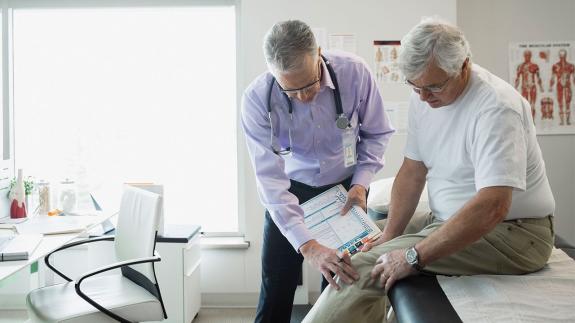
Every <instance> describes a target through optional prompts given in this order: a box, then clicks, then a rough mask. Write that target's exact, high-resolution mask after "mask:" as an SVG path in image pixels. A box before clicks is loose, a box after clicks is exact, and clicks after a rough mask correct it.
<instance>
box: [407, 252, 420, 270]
mask: <svg viewBox="0 0 575 323" xmlns="http://www.w3.org/2000/svg"><path fill="white" fill-rule="evenodd" d="M405 260H406V261H407V263H408V264H410V265H411V267H413V268H415V269H416V270H418V271H419V270H422V269H423V267H422V266H421V265H419V254H417V250H415V246H413V247H411V248H409V249H407V250H406V251H405Z"/></svg>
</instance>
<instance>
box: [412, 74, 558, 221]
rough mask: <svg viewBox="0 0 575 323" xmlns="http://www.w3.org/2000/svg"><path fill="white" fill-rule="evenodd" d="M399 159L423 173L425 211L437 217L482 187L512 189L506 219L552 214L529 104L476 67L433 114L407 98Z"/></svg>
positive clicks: (450, 213)
mask: <svg viewBox="0 0 575 323" xmlns="http://www.w3.org/2000/svg"><path fill="white" fill-rule="evenodd" d="M404 153H405V156H406V157H407V158H409V159H413V160H418V161H422V162H423V163H424V164H425V166H426V167H427V168H428V172H427V185H428V192H429V206H430V208H431V210H432V212H433V213H434V215H435V216H437V217H439V218H440V219H443V220H447V219H449V218H450V217H451V216H453V215H454V214H455V213H457V211H458V210H459V209H460V208H461V207H462V206H463V205H464V204H465V203H466V202H467V201H469V200H470V199H471V198H472V197H473V196H474V195H475V194H476V193H477V192H478V191H479V190H480V189H482V188H484V187H490V186H510V187H513V188H514V190H513V202H512V204H511V209H510V212H509V214H508V215H507V217H506V219H507V220H509V219H516V218H538V217H545V216H547V215H549V214H552V213H553V212H554V210H555V200H554V199H553V194H552V193H551V188H550V187H549V182H548V180H547V175H546V174H545V163H544V161H543V158H542V156H541V149H540V148H539V144H538V143H537V138H536V136H535V127H534V125H533V119H532V116H531V108H530V106H529V103H528V102H527V101H526V100H525V99H524V98H523V97H522V96H521V95H520V94H519V93H518V92H517V91H516V90H515V89H514V88H513V87H512V86H511V85H509V84H508V83H507V82H505V81H503V80H502V79H500V78H498V77H497V76H495V75H493V74H491V73H490V72H488V71H487V70H485V69H483V68H482V67H480V66H479V65H476V64H473V67H472V72H471V77H470V79H469V83H468V84H467V87H466V89H465V90H464V91H463V92H462V93H461V95H460V96H459V97H458V98H457V99H456V100H455V102H453V103H452V104H450V105H448V106H444V107H441V108H436V109H433V108H431V107H430V106H429V105H428V104H427V103H426V102H423V101H421V100H420V99H419V96H418V95H417V94H415V93H414V94H413V95H412V96H411V98H410V105H409V126H408V136H407V144H406V147H405V152H404Z"/></svg>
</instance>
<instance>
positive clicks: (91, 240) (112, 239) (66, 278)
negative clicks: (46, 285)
mask: <svg viewBox="0 0 575 323" xmlns="http://www.w3.org/2000/svg"><path fill="white" fill-rule="evenodd" d="M114 238H115V237H114V236H102V237H97V238H90V239H84V240H80V241H74V242H70V243H67V244H65V245H63V246H61V247H60V248H58V249H56V250H54V251H52V252H50V253H49V254H48V255H46V257H44V263H45V264H46V266H48V268H50V269H51V270H52V271H53V272H55V273H56V274H58V276H60V277H62V278H64V279H65V280H66V281H68V282H71V281H72V279H71V278H70V277H68V276H66V275H64V274H63V273H61V272H60V271H59V270H58V269H56V268H54V267H53V266H52V265H51V264H50V256H52V254H54V253H56V252H58V251H61V250H64V249H68V248H71V247H75V246H79V245H83V244H87V243H92V242H98V241H114Z"/></svg>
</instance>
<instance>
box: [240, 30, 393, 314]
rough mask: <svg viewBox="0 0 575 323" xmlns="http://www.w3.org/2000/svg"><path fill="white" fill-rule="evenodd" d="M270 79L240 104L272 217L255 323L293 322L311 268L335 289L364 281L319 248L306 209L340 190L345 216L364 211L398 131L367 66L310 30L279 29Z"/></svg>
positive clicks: (270, 46) (270, 39)
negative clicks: (324, 47) (304, 268)
mask: <svg viewBox="0 0 575 323" xmlns="http://www.w3.org/2000/svg"><path fill="white" fill-rule="evenodd" d="M264 54H265V58H266V62H267V66H268V69H269V71H268V72H266V73H264V74H262V75H260V76H259V77H257V78H256V79H255V80H254V81H253V82H252V83H251V84H250V85H249V86H248V88H247V89H246V90H245V93H244V95H243V99H242V101H243V102H242V125H243V129H244V132H245V136H246V141H247V145H248V150H249V152H250V156H251V160H252V164H253V167H254V170H255V174H256V179H257V184H258V190H259V195H260V199H261V202H262V204H263V205H264V206H265V207H266V209H267V210H266V213H265V224H264V237H263V250H262V285H261V291H260V299H259V304H258V309H257V314H256V322H274V323H275V322H289V321H290V316H291V309H292V303H293V298H294V293H295V289H296V286H297V283H298V281H299V279H300V268H301V264H302V261H303V259H304V258H305V259H306V260H307V261H308V262H309V263H311V264H312V266H313V267H315V268H316V269H317V270H318V271H320V272H321V273H322V274H323V276H324V282H323V283H322V287H325V286H327V283H326V280H327V282H329V284H331V285H332V286H333V287H334V288H335V289H339V288H340V287H339V285H338V284H337V283H336V282H335V281H334V279H333V278H332V276H331V274H330V272H331V273H335V274H337V275H338V276H339V277H341V279H342V280H343V281H344V282H346V283H349V284H351V283H353V282H354V281H355V280H357V279H358V278H359V276H358V273H357V272H356V270H355V269H354V268H353V267H352V265H351V261H350V259H349V256H345V257H343V258H341V259H340V258H339V257H338V255H337V253H336V250H335V249H330V248H327V247H325V246H323V245H321V244H320V243H318V242H317V241H316V240H314V239H313V238H312V236H311V234H310V232H309V231H308V229H307V228H306V226H305V224H304V217H303V211H302V209H301V207H300V204H301V203H304V202H305V201H307V200H308V199H310V198H312V197H314V196H316V195H318V194H319V193H321V192H323V191H325V190H327V189H329V188H331V187H333V186H335V185H337V184H342V185H343V186H344V187H345V188H346V189H348V191H349V193H348V200H347V204H346V205H345V206H344V210H342V213H347V210H349V208H350V207H351V206H352V205H354V204H355V205H358V206H360V207H362V208H363V209H365V208H366V195H367V188H368V186H369V183H370V182H371V180H372V178H373V176H374V175H375V173H377V171H379V170H380V169H381V168H382V167H383V153H384V151H385V148H386V146H387V143H388V141H389V138H390V136H391V134H392V133H393V131H394V130H393V129H392V128H391V126H390V124H389V120H388V119H387V117H386V115H385V113H384V109H383V104H382V99H381V96H380V95H379V92H378V90H377V87H376V84H375V81H374V79H373V77H372V75H371V73H370V71H369V69H368V67H367V65H366V64H365V62H364V61H363V60H361V59H360V58H358V57H356V56H354V55H351V54H347V53H335V52H333V53H332V52H326V53H322V51H321V49H320V48H319V47H318V46H317V44H316V41H315V38H314V35H313V33H312V31H311V29H310V27H309V26H308V25H306V24H305V23H303V22H301V21H284V22H279V23H277V24H275V25H274V26H273V27H272V28H271V29H270V30H269V31H268V33H267V34H266V36H265V38H264Z"/></svg>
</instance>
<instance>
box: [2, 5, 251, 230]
mask: <svg viewBox="0 0 575 323" xmlns="http://www.w3.org/2000/svg"><path fill="white" fill-rule="evenodd" d="M0 3H1V6H2V7H1V8H2V22H1V25H2V33H1V34H2V54H3V55H2V78H3V84H2V91H3V92H2V93H3V101H2V106H3V109H2V113H3V116H4V118H3V120H4V127H3V128H2V129H3V132H4V136H3V138H4V140H5V141H6V140H8V141H9V143H10V145H9V152H6V151H5V152H4V154H6V153H8V155H9V157H10V158H9V159H7V160H2V159H0V169H6V170H8V171H9V178H11V177H12V176H13V175H14V169H15V165H16V160H15V158H14V155H15V154H14V152H15V149H16V147H15V138H14V137H15V136H14V120H15V119H14V113H15V112H16V113H17V111H15V110H14V102H13V101H14V100H13V99H14V91H13V86H14V77H13V75H14V74H13V47H12V44H13V11H14V10H18V9H51V8H54V9H58V8H61V9H75V8H153V7H162V8H169V7H216V6H233V7H234V10H235V26H236V30H235V38H236V54H235V55H236V57H235V59H236V71H235V73H236V98H235V102H236V104H235V109H236V154H237V170H236V176H237V177H236V179H237V180H236V190H237V197H238V203H237V205H236V210H237V219H238V231H237V232H204V234H205V235H207V236H214V237H237V236H242V237H243V236H244V235H245V227H246V203H245V193H244V190H242V189H240V188H241V187H245V183H246V175H245V174H244V173H245V172H242V171H241V170H242V169H244V168H245V166H246V165H245V164H246V158H245V154H246V152H245V149H241V148H240V147H242V145H243V141H242V140H241V139H242V137H241V136H242V132H241V127H240V121H239V119H240V118H239V116H240V112H239V111H240V109H239V102H240V101H241V93H242V91H241V90H242V89H241V88H240V84H241V83H240V75H242V72H243V71H244V67H243V66H242V65H241V64H240V57H242V55H243V52H242V46H240V45H239V44H240V26H241V24H240V12H241V7H240V0H0ZM6 123H9V125H6ZM4 147H5V150H6V147H7V146H6V145H5V146H4ZM8 183H9V180H8ZM2 184H3V182H2V178H0V190H3V189H5V187H3V185H2Z"/></svg>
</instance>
